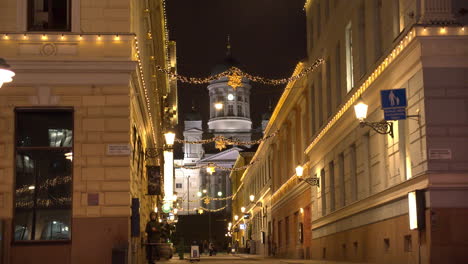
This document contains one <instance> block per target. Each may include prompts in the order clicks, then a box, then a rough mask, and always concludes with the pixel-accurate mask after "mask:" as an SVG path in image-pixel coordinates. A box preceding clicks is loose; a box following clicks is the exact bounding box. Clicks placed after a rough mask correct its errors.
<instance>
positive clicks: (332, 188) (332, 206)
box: [328, 161, 335, 212]
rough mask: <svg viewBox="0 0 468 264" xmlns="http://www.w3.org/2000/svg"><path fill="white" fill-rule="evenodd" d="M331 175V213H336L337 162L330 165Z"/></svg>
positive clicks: (331, 162)
mask: <svg viewBox="0 0 468 264" xmlns="http://www.w3.org/2000/svg"><path fill="white" fill-rule="evenodd" d="M328 168H329V170H330V171H329V174H330V212H333V211H335V162H334V161H330V163H329V164H328Z"/></svg>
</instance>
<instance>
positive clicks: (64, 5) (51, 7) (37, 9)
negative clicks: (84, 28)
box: [28, 0, 71, 31]
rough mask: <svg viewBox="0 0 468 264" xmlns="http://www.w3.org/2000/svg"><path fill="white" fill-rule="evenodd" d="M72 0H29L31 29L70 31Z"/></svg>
mask: <svg viewBox="0 0 468 264" xmlns="http://www.w3.org/2000/svg"><path fill="white" fill-rule="evenodd" d="M70 1H71V0H28V30H29V31H70V30H71V23H70V20H71V19H70V18H71V8H70V7H71V3H70Z"/></svg>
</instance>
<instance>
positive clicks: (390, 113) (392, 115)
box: [384, 107, 406, 120]
mask: <svg viewBox="0 0 468 264" xmlns="http://www.w3.org/2000/svg"><path fill="white" fill-rule="evenodd" d="M384 119H385V120H404V119H406V108H405V107H399V108H386V109H384Z"/></svg>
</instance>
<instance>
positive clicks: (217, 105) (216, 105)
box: [214, 103, 223, 110]
mask: <svg viewBox="0 0 468 264" xmlns="http://www.w3.org/2000/svg"><path fill="white" fill-rule="evenodd" d="M214 106H215V108H216V110H221V109H223V104H222V103H216V104H215V105H214Z"/></svg>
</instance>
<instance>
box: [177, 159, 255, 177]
mask: <svg viewBox="0 0 468 264" xmlns="http://www.w3.org/2000/svg"><path fill="white" fill-rule="evenodd" d="M257 162H258V160H253V161H251V162H250V164H247V165H244V166H241V167H236V168H227V167H223V166H219V165H217V164H215V163H208V164H206V165H200V166H183V165H180V166H175V167H176V168H182V169H187V170H199V169H206V170H207V172H208V173H210V174H212V173H213V172H215V169H220V170H223V171H241V170H245V169H247V168H248V167H250V166H252V165H254V164H255V163H257Z"/></svg>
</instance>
